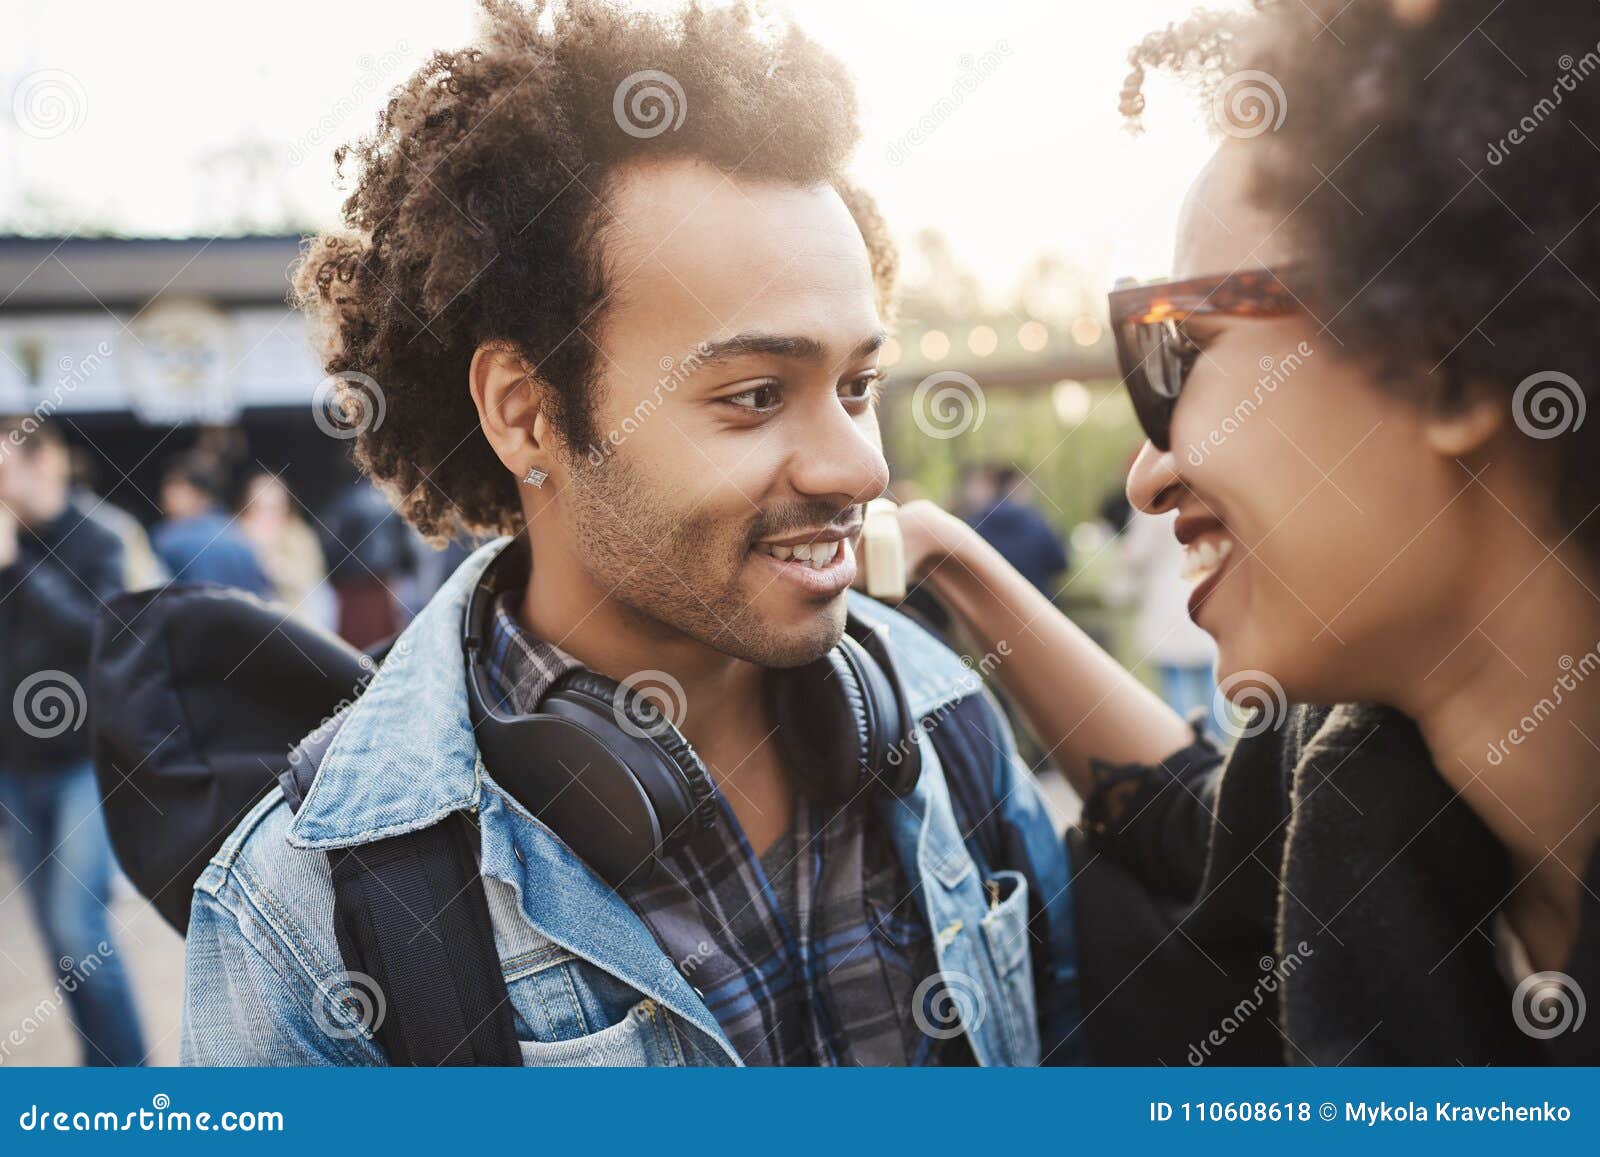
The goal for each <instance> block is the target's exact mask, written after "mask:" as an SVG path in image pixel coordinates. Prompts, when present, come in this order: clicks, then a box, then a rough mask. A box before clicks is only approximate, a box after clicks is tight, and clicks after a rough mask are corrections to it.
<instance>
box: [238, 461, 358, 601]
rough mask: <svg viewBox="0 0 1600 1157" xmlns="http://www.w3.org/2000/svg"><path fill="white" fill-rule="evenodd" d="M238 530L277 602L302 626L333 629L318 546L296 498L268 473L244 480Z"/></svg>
mask: <svg viewBox="0 0 1600 1157" xmlns="http://www.w3.org/2000/svg"><path fill="white" fill-rule="evenodd" d="M239 532H240V534H242V535H243V536H244V539H245V541H246V542H248V543H249V544H250V545H251V547H252V548H253V549H254V550H255V554H256V560H257V561H258V562H259V563H260V564H261V569H262V570H263V571H265V572H266V575H267V579H268V580H269V581H270V582H271V583H272V589H273V593H274V594H275V595H276V596H277V598H278V601H280V602H282V603H283V604H284V605H285V606H287V607H288V608H289V613H290V614H291V615H293V616H294V617H295V618H297V619H299V620H301V621H302V622H306V623H311V624H313V625H314V626H319V627H324V628H326V629H328V630H332V629H333V628H334V625H335V621H336V619H337V607H336V601H335V599H334V595H333V591H332V589H331V588H330V587H329V585H328V582H327V578H328V570H327V566H326V564H325V563H324V561H323V556H322V544H321V543H320V542H319V541H318V539H317V534H316V531H314V530H312V529H311V527H310V526H309V525H308V524H307V523H306V520H305V519H304V518H301V517H300V512H299V510H297V509H296V507H295V500H294V496H293V495H292V494H291V493H290V492H289V488H288V486H287V485H285V484H284V481H283V479H282V478H280V477H279V476H278V475H276V474H273V473H271V472H270V471H266V470H262V471H259V472H257V473H255V474H252V475H251V476H250V478H249V479H248V480H247V481H246V482H245V487H244V498H243V500H242V501H241V503H240V507H239Z"/></svg>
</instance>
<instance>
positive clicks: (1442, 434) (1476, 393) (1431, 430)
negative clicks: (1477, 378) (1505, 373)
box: [1423, 382, 1510, 458]
mask: <svg viewBox="0 0 1600 1157" xmlns="http://www.w3.org/2000/svg"><path fill="white" fill-rule="evenodd" d="M1508 402H1509V399H1507V398H1506V396H1505V391H1504V390H1499V389H1496V388H1495V387H1493V386H1491V385H1489V384H1487V383H1481V382H1469V383H1467V385H1466V387H1465V389H1464V392H1463V397H1462V398H1461V399H1460V400H1458V401H1456V402H1454V403H1451V404H1449V405H1447V406H1439V407H1437V408H1436V409H1435V410H1434V411H1433V412H1432V413H1430V414H1429V415H1428V416H1427V417H1426V418H1425V419H1424V420H1423V429H1424V431H1425V433H1426V436H1427V439H1428V444H1429V445H1430V446H1432V447H1433V449H1434V450H1435V451H1437V452H1438V453H1440V454H1444V455H1447V456H1449V457H1451V458H1463V457H1466V456H1468V455H1470V454H1474V453H1476V452H1478V451H1479V450H1482V449H1483V448H1484V447H1485V446H1487V445H1488V444H1489V443H1490V442H1491V441H1493V440H1494V438H1495V437H1496V436H1497V435H1498V434H1499V433H1500V431H1501V430H1503V429H1504V428H1505V424H1506V417H1507V415H1508V414H1509V412H1510V406H1509V404H1508Z"/></svg>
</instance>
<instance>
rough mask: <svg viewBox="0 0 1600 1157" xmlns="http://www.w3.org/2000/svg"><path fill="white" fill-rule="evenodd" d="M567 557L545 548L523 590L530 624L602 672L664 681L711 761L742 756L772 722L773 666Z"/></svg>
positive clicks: (681, 720)
mask: <svg viewBox="0 0 1600 1157" xmlns="http://www.w3.org/2000/svg"><path fill="white" fill-rule="evenodd" d="M562 561H564V560H561V559H560V558H559V557H558V556H556V555H555V552H548V553H541V556H540V558H539V560H538V562H537V563H536V564H535V566H534V568H533V574H532V576H531V577H530V579H529V581H528V586H527V589H526V591H525V592H524V594H523V599H522V607H521V618H522V622H523V624H524V625H525V626H526V627H527V628H528V629H529V630H531V631H532V632H533V633H534V634H535V635H536V636H538V637H539V638H541V639H543V640H545V641H546V642H550V643H554V644H555V645H556V646H558V647H560V648H561V649H562V650H563V651H566V652H567V653H568V654H569V655H571V656H573V658H575V659H577V660H578V661H579V662H581V663H582V664H583V665H584V666H586V667H588V668H590V669H591V670H594V671H598V672H599V673H600V674H602V675H606V676H608V677H610V678H612V679H615V680H617V681H619V682H621V681H623V680H627V679H633V680H635V681H636V683H637V685H638V688H639V690H640V691H641V692H660V691H662V690H663V687H664V688H665V694H663V695H661V697H660V698H659V699H656V705H657V706H659V707H661V708H662V709H663V710H664V711H665V712H666V713H667V714H668V715H669V716H671V717H672V718H673V721H674V722H675V723H676V724H677V725H678V729H679V730H680V731H682V732H683V734H684V737H685V738H686V739H688V740H689V742H690V743H691V744H693V745H694V747H695V749H696V751H698V752H700V754H701V755H702V756H703V757H704V758H705V759H706V760H707V763H708V764H711V763H713V762H714V763H715V764H716V765H717V766H718V767H726V768H732V767H734V766H735V765H737V764H739V763H741V762H742V761H743V760H744V758H745V757H746V756H748V755H749V754H750V752H751V751H752V750H753V749H754V748H755V746H756V745H757V744H759V743H760V742H761V740H762V739H763V737H764V735H765V733H766V730H767V728H766V726H765V720H766V716H767V710H766V706H765V702H764V697H763V694H762V685H763V680H764V677H765V670H764V669H763V668H762V667H760V666H758V665H757V664H755V663H751V662H748V661H747V660H744V659H738V658H735V657H733V656H732V655H728V654H726V653H725V652H722V651H718V650H717V649H715V648H714V647H710V646H707V645H706V644H705V643H702V642H700V641H699V640H698V639H694V638H691V637H689V636H688V635H685V634H683V633H682V632H681V631H678V630H676V629H674V628H673V627H671V626H669V625H667V624H665V623H663V622H661V621H660V620H659V619H655V618H652V617H650V616H648V615H645V614H642V613H641V612H639V611H637V610H635V609H633V608H632V607H629V606H627V605H625V604H623V603H621V602H619V601H617V600H616V599H615V598H613V597H611V595H610V594H609V593H608V592H607V591H605V590H601V589H599V588H598V587H597V586H596V585H595V584H594V583H592V582H590V581H589V580H588V577H587V576H586V575H585V574H583V573H582V570H581V568H580V567H577V566H570V567H569V566H563V565H562ZM652 698H655V697H654V696H652Z"/></svg>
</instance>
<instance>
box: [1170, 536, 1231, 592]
mask: <svg viewBox="0 0 1600 1157" xmlns="http://www.w3.org/2000/svg"><path fill="white" fill-rule="evenodd" d="M1232 553H1233V539H1231V538H1222V539H1217V540H1215V541H1212V540H1209V539H1208V540H1206V541H1204V542H1191V543H1189V544H1188V545H1186V546H1185V547H1184V548H1183V570H1182V571H1181V572H1179V573H1180V574H1181V576H1182V578H1183V580H1184V581H1185V582H1191V583H1197V582H1202V581H1204V580H1205V579H1208V578H1210V577H1211V576H1212V575H1213V574H1215V573H1216V571H1217V568H1218V567H1220V566H1221V565H1222V563H1223V560H1224V559H1226V558H1227V557H1228V556H1229V555H1230V554H1232Z"/></svg>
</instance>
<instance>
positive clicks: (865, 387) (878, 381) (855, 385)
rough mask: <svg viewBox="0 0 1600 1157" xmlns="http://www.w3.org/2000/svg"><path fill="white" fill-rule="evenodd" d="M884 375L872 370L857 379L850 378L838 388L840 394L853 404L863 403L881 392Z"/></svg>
mask: <svg viewBox="0 0 1600 1157" xmlns="http://www.w3.org/2000/svg"><path fill="white" fill-rule="evenodd" d="M885 377H886V375H884V374H881V373H879V372H878V371H877V370H873V371H872V372H871V373H870V374H862V375H861V376H860V377H859V378H851V379H850V380H849V381H848V382H846V383H844V385H842V386H841V387H839V388H840V392H841V393H843V394H844V396H845V397H846V398H848V399H850V400H851V401H853V402H860V401H865V400H866V399H868V398H876V397H878V396H879V395H880V394H881V393H882V391H883V382H884V378H885Z"/></svg>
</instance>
